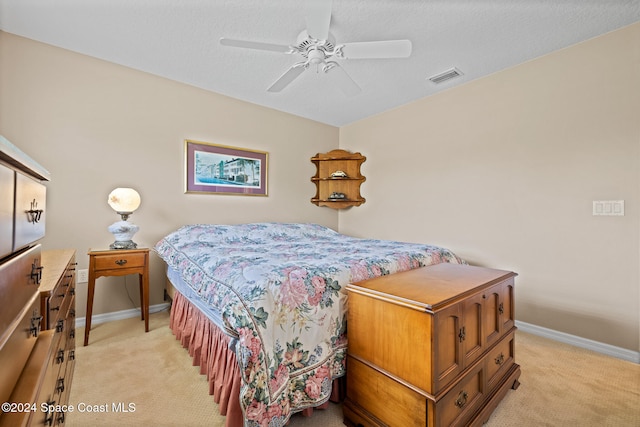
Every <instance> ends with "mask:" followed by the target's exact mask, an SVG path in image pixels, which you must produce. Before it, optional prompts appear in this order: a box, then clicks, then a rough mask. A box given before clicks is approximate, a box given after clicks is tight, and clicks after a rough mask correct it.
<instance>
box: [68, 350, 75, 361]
mask: <svg viewBox="0 0 640 427" xmlns="http://www.w3.org/2000/svg"><path fill="white" fill-rule="evenodd" d="M69 360H76V351H75V350H71V351H70V352H69Z"/></svg>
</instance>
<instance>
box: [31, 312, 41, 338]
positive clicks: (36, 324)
mask: <svg viewBox="0 0 640 427" xmlns="http://www.w3.org/2000/svg"><path fill="white" fill-rule="evenodd" d="M40 322H42V316H38V313H37V312H34V313H33V317H32V318H31V327H30V328H29V334H31V336H32V337H36V338H37V337H38V334H39V333H40V328H41V326H40Z"/></svg>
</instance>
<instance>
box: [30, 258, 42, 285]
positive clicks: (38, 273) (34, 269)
mask: <svg viewBox="0 0 640 427" xmlns="http://www.w3.org/2000/svg"><path fill="white" fill-rule="evenodd" d="M43 268H44V267H42V266H38V265H37V264H36V262H33V263H32V264H31V280H33V283H35V284H36V285H39V284H40V280H42V269H43Z"/></svg>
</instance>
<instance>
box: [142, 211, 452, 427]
mask: <svg viewBox="0 0 640 427" xmlns="http://www.w3.org/2000/svg"><path fill="white" fill-rule="evenodd" d="M154 249H155V251H156V252H157V254H158V255H159V256H160V257H161V258H162V259H163V260H164V261H165V262H166V264H167V276H168V279H169V281H170V282H171V284H172V286H173V287H174V288H175V291H176V294H175V298H174V302H173V304H172V311H171V321H170V326H171V328H172V330H173V332H174V333H175V334H176V338H178V339H180V340H181V341H182V344H183V345H184V346H185V347H188V348H189V351H190V353H191V355H192V357H193V359H194V364H198V365H200V366H201V372H202V373H203V374H206V375H207V376H208V378H209V384H210V392H211V393H212V394H213V395H214V399H215V400H216V402H218V403H219V404H220V410H221V413H222V414H224V415H226V416H227V420H226V425H227V426H229V427H231V426H236V425H242V424H244V425H245V426H267V425H269V426H283V425H285V424H286V423H287V421H288V419H289V418H290V416H291V415H292V414H293V413H296V412H299V411H303V410H306V409H308V408H313V407H318V406H320V405H323V404H325V403H326V402H327V401H328V399H329V398H330V396H331V393H332V391H333V392H334V393H335V388H334V387H333V386H332V384H333V382H334V380H335V379H337V378H340V377H342V376H343V375H344V374H345V371H346V365H345V356H346V347H347V339H346V324H345V323H346V322H345V312H346V311H345V310H346V303H347V301H346V292H345V291H344V286H345V285H346V284H347V283H353V282H358V281H360V280H365V279H368V278H371V277H376V276H381V275H385V274H393V273H395V272H399V271H404V270H409V269H413V268H418V267H422V266H426V265H431V264H437V263H440V262H451V263H463V261H462V260H461V259H460V258H458V257H457V256H456V255H455V254H453V253H452V252H451V251H449V250H448V249H445V248H441V247H437V246H430V245H424V244H415V243H402V242H394V241H386V240H373V239H361V238H354V237H350V236H347V235H343V234H340V233H337V232H335V231H333V230H331V229H329V228H326V227H323V226H320V225H317V224H285V223H255V224H239V225H214V224H198V225H188V226H184V227H181V228H179V229H178V230H176V231H174V232H172V233H170V234H168V235H167V236H165V237H164V238H162V239H161V240H160V241H159V242H158V243H157V244H156V245H155V248H154ZM238 397H239V399H238Z"/></svg>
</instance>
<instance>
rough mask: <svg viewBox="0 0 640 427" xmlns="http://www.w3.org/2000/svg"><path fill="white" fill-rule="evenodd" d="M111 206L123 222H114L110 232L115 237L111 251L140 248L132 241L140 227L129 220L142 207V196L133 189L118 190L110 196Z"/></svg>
mask: <svg viewBox="0 0 640 427" xmlns="http://www.w3.org/2000/svg"><path fill="white" fill-rule="evenodd" d="M107 202H108V203H109V206H111V208H112V209H113V210H114V211H116V213H117V214H118V215H120V218H121V219H122V220H121V221H117V222H114V223H113V224H111V225H110V226H109V227H108V230H109V231H110V232H111V233H112V234H113V235H114V236H115V239H116V240H115V242H113V243H112V244H111V245H109V248H111V249H135V248H137V247H138V245H137V244H136V243H134V241H133V240H132V238H133V235H134V234H136V233H137V232H138V230H139V229H140V227H138V226H137V225H135V224H132V223H131V222H128V221H127V219H128V218H129V215H131V214H132V213H133V212H134V211H135V210H136V209H138V207H139V206H140V194H138V192H137V191H136V190H134V189H133V188H116V189H115V190H113V191H112V192H111V193H110V194H109V199H108V200H107Z"/></svg>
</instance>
